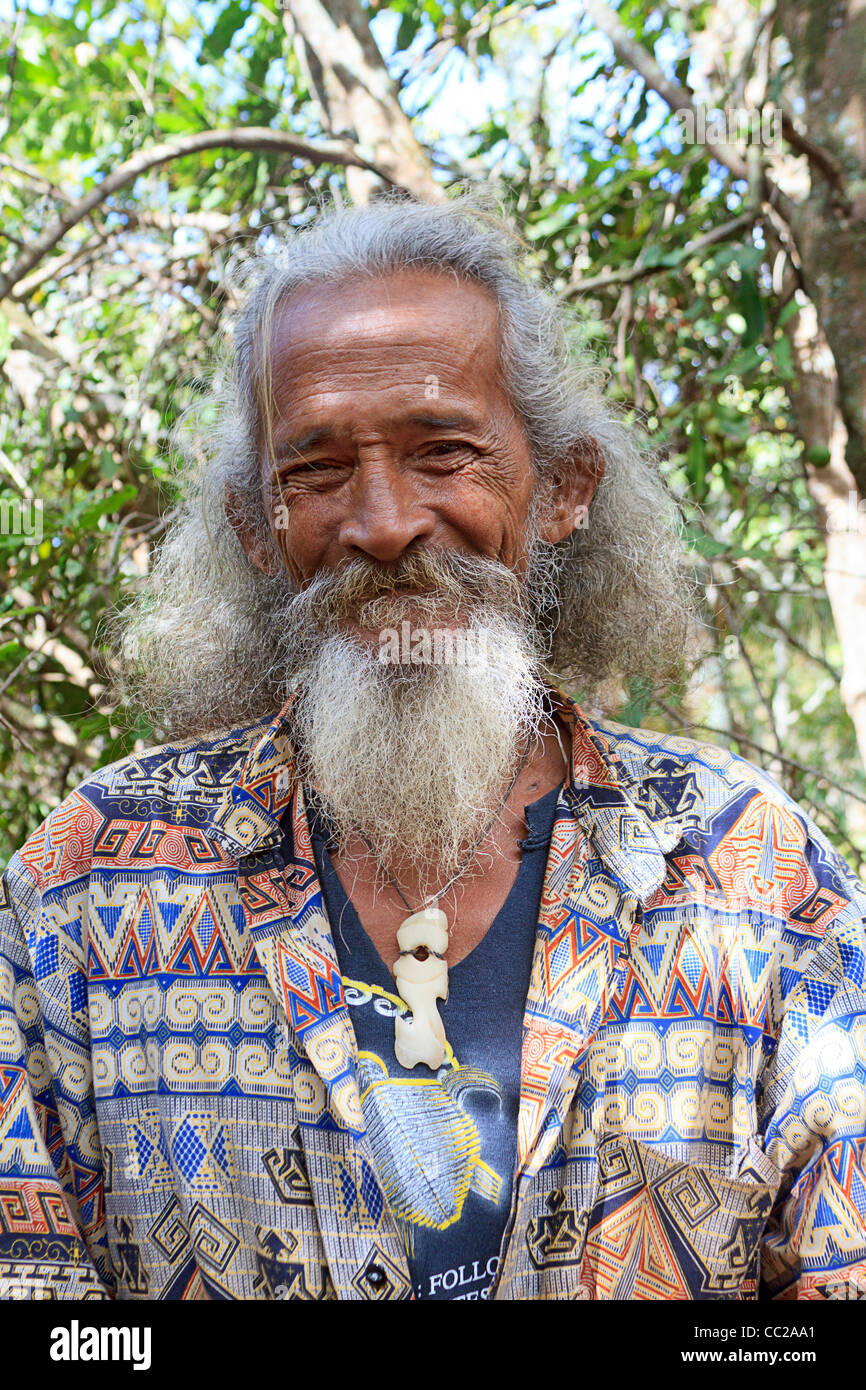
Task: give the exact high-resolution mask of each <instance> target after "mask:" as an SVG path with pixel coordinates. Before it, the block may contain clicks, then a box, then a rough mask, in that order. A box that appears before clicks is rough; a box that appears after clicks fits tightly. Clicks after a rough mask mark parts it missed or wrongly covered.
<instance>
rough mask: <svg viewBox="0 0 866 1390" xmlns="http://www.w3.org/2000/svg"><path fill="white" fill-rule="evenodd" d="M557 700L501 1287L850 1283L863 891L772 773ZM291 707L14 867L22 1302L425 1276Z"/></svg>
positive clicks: (4, 1273)
mask: <svg viewBox="0 0 866 1390" xmlns="http://www.w3.org/2000/svg"><path fill="white" fill-rule="evenodd" d="M555 699H556V704H557V707H558V709H559V712H560V714H561V717H562V719H563V720H564V721H565V722H566V724H567V725H568V727H569V728H570V731H571V738H572V743H571V765H570V768H569V772H568V776H567V777H566V780H565V782H564V785H563V788H562V791H561V795H560V798H559V801H558V804H557V810H556V818H555V821H554V826H553V835H552V839H551V846H550V853H549V856H548V862H547V868H546V872H545V880H544V888H543V892H542V899H541V907H540V912H539V921H538V926H537V931H536V936H535V947H534V954H533V960H532V973H531V978H530V983H529V991H528V994H527V998H526V1007H525V1013H524V1020H523V1057H522V1073H521V1094H520V1106H519V1116H518V1132H517V1180H516V1182H515V1185H514V1191H513V1194H512V1200H511V1207H510V1211H509V1215H508V1220H507V1223H506V1230H505V1238H504V1241H503V1248H502V1259H501V1260H500V1263H499V1267H498V1270H497V1273H496V1278H495V1281H494V1285H493V1288H492V1290H491V1294H490V1296H491V1297H493V1298H498V1299H548V1298H549V1299H560V1298H563V1299H564V1298H573V1299H740V1298H746V1299H749V1298H754V1297H756V1296H757V1294H758V1293H759V1292H760V1293H762V1294H769V1295H771V1296H775V1297H781V1298H800V1299H809V1298H826V1297H829V1298H842V1297H846V1296H847V1297H851V1296H856V1291H858V1290H859V1291H863V1290H866V1222H864V1213H866V1136H864V1131H866V994H864V960H866V939H864V913H866V890H864V888H863V886H862V885H861V884H860V883H859V882H858V880H857V879H856V878H855V876H854V875H853V874H852V873H851V872H850V870H849V869H848V867H847V866H846V865H845V863H844V862H843V860H842V859H841V858H840V857H839V855H838V854H837V853H836V852H835V851H834V849H833V848H832V846H831V845H830V844H829V843H828V841H827V840H826V838H825V837H824V836H823V835H822V833H821V831H820V830H819V829H818V828H817V827H816V826H815V825H814V824H813V823H812V822H811V821H810V820H809V818H808V817H807V816H806V815H805V814H804V813H803V812H802V811H801V810H800V809H799V808H798V807H797V805H796V804H795V803H794V802H792V801H791V800H790V798H789V797H787V796H786V795H785V794H784V793H783V792H782V791H781V790H780V789H779V787H778V786H776V784H775V783H774V782H773V781H772V780H771V779H770V778H768V777H767V776H766V775H765V774H763V773H762V772H760V771H759V770H757V769H756V768H754V767H752V766H751V765H750V764H748V763H746V762H744V761H742V760H741V759H739V758H736V757H734V756H732V755H731V754H729V753H727V752H725V751H722V750H720V749H718V748H714V747H710V746H706V745H702V744H697V743H693V742H691V741H689V740H686V739H682V738H678V737H672V736H669V735H663V734H657V733H654V732H651V731H648V730H639V729H629V728H624V727H622V726H620V725H618V724H615V723H609V722H608V723H600V722H596V721H591V720H589V719H587V718H586V717H585V716H584V715H583V714H582V713H581V711H580V710H579V709H578V708H576V707H575V706H573V705H572V704H570V702H568V701H566V700H565V699H564V698H563V697H560V696H556V697H555ZM288 709H289V705H288V704H287V705H286V706H285V707H284V709H283V710H281V711H280V713H279V714H278V715H277V717H276V718H275V719H274V720H273V722H272V723H270V724H268V722H267V721H265V720H262V721H260V722H259V723H257V724H254V725H252V726H251V727H249V728H246V729H234V730H231V731H230V732H228V733H226V734H223V735H220V736H218V737H215V738H213V739H211V740H210V741H201V740H198V741H196V740H188V741H185V742H181V743H172V744H170V745H166V746H163V747H160V748H154V749H148V750H146V751H144V752H141V753H137V754H134V755H132V756H130V757H127V758H124V759H122V760H121V761H120V762H117V763H115V764H113V765H112V766H110V767H107V768H102V769H100V770H99V771H98V772H96V773H95V774H94V775H93V776H91V777H90V778H88V779H87V780H86V781H85V782H84V783H83V784H82V785H81V786H80V787H78V788H77V789H76V790H75V791H73V792H72V793H71V794H70V795H69V796H67V797H66V798H65V799H64V801H63V802H61V804H60V805H59V806H58V807H57V808H56V810H54V811H53V812H52V813H51V814H50V815H49V816H48V817H47V818H46V820H45V821H44V822H43V824H42V825H41V826H40V827H39V828H38V829H37V830H36V831H34V833H33V834H32V835H30V836H29V838H28V839H27V841H26V842H25V844H24V845H23V846H22V848H21V850H20V851H19V852H18V853H16V854H15V855H14V856H13V858H12V860H11V862H10V864H9V866H8V869H7V871H6V873H5V875H4V876H3V878H2V880H0V882H2V889H0V1105H2V1109H0V1296H5V1297H61V1298H83V1297H94V1298H108V1297H117V1298H124V1299H127V1298H128V1299H158V1298H167V1299H179V1298H217V1299H237V1298H257V1299H274V1298H292V1299H326V1298H335V1297H337V1298H341V1299H373V1300H382V1299H400V1298H409V1297H412V1289H411V1282H410V1276H409V1270H408V1267H407V1264H406V1257H405V1251H404V1246H403V1242H402V1240H401V1236H400V1231H399V1229H398V1225H397V1222H396V1219H395V1217H394V1215H393V1213H392V1211H391V1208H390V1206H389V1202H388V1200H387V1196H386V1193H385V1191H384V1189H383V1185H382V1182H381V1180H380V1177H379V1175H378V1174H377V1170H376V1165H375V1161H374V1157H373V1152H372V1148H371V1145H370V1142H369V1136H368V1134H367V1132H366V1130H365V1125H364V1115H363V1110H362V1106H361V1102H360V1091H359V1080H360V1077H359V1062H358V1056H357V1044H356V1041H355V1037H354V1033H353V1029H352V1026H351V1022H350V1017H349V1011H348V1008H347V1005H346V1000H345V994H344V989H343V984H342V981H341V978H340V972H339V968H338V964H337V957H336V953H335V950H334V942H333V938H332V935H331V928H330V925H329V922H328V919H327V916H326V914H325V912H324V909H323V901H322V889H321V884H320V883H319V880H318V876H317V873H316V867H315V861H314V857H313V852H312V846H311V842H310V831H309V826H308V822H307V816H306V812H305V807H304V800H303V795H302V791H301V788H300V786H299V784H298V782H297V780H296V778H295V777H294V774H293V764H292V754H291V749H290V747H289V743H288V737H287V715H288ZM334 717H335V718H338V717H339V713H338V712H336V711H335V716H334ZM286 827H288V833H284V832H285V831H286Z"/></svg>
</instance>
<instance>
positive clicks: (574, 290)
mask: <svg viewBox="0 0 866 1390" xmlns="http://www.w3.org/2000/svg"><path fill="white" fill-rule="evenodd" d="M760 213H761V209H760V207H759V206H756V207H748V208H746V210H745V211H744V212H741V213H739V214H738V216H737V217H733V218H731V220H730V221H729V222H723V223H722V224H721V226H718V227H711V228H710V230H709V231H708V232H704V233H703V234H702V235H701V236H699V237H695V238H694V240H693V241H689V242H686V245H685V246H684V247H683V248H682V257H683V260H685V259H686V258H687V257H688V256H691V255H694V253H695V252H696V251H703V250H705V249H706V247H708V246H713V245H715V243H716V242H717V241H727V240H728V238H729V237H732V236H736V235H737V233H738V232H741V231H744V230H745V229H746V228H747V227H750V226H751V225H752V223H753V222H754V221H755V220H756V219H757V218H758V217H759V216H760ZM670 269H671V267H670V266H664V265H645V264H643V262H642V261H641V260H640V258H638V259H637V260H636V261H635V263H634V265H630V266H625V267H624V268H623V269H622V270H611V271H605V272H604V273H603V274H601V275H591V276H589V277H588V278H587V279H585V280H576V281H575V282H574V284H572V285H569V286H568V288H567V289H566V290H565V291H564V298H565V299H573V298H574V296H575V295H578V294H588V293H589V292H590V291H591V290H606V289H610V287H611V286H613V285H631V284H633V283H634V281H635V280H643V279H645V278H646V277H647V276H649V275H661V274H663V273H664V272H665V271H666V270H670Z"/></svg>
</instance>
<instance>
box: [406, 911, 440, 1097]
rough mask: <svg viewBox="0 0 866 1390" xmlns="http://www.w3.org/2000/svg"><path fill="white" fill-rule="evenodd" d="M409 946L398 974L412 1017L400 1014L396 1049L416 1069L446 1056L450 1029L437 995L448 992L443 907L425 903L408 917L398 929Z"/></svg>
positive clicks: (433, 1067) (431, 1065) (432, 1066)
mask: <svg viewBox="0 0 866 1390" xmlns="http://www.w3.org/2000/svg"><path fill="white" fill-rule="evenodd" d="M397 945H398V946H399V947H400V950H401V951H402V952H403V954H402V955H400V956H398V958H397V960H396V961H395V962H394V979H395V980H396V982H397V989H398V990H399V992H400V997H401V999H404V1000H405V1001H406V1003H407V1004H408V1005H409V1008H410V1009H411V1010H412V1017H411V1018H398V1019H395V1020H394V1055H395V1056H396V1058H397V1061H398V1062H399V1063H400V1066H401V1067H406V1069H407V1070H411V1069H412V1068H413V1067H417V1065H418V1063H419V1062H423V1063H424V1064H425V1066H428V1067H429V1068H430V1069H431V1071H435V1070H436V1069H437V1067H441V1065H442V1063H443V1062H444V1061H445V1047H446V1042H445V1029H444V1027H443V1025H442V1019H441V1018H440V1017H439V1010H438V1009H437V1007H436V1000H437V999H443V1000H445V999H447V998H448V963H447V961H445V960H443V959H442V957H443V956H444V955H445V952H446V951H447V950H448V919H447V917H446V916H445V913H444V912H443V911H442V910H441V908H438V907H425V908H423V909H422V911H421V912H413V913H412V916H411V917H407V918H406V920H405V922H403V923H402V925H401V926H400V928H399V930H398V932H397Z"/></svg>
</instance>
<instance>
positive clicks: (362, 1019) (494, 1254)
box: [310, 788, 559, 1299]
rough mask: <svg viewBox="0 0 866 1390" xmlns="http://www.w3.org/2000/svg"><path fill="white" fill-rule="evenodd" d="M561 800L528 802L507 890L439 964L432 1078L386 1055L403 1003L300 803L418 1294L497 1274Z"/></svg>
mask: <svg viewBox="0 0 866 1390" xmlns="http://www.w3.org/2000/svg"><path fill="white" fill-rule="evenodd" d="M558 795H559V788H555V789H554V790H553V791H551V792H549V793H548V794H547V795H546V796H543V797H541V798H540V799H539V800H538V801H536V802H534V803H533V804H532V805H531V806H527V807H526V818H527V825H528V826H529V834H528V835H527V837H526V839H525V840H524V841H523V842H522V846H521V848H522V855H521V860H520V867H519V869H518V873H517V877H516V879H515V881H514V884H513V886H512V889H511V892H510V893H509V895H508V897H507V899H506V900H505V902H504V904H503V905H502V907H501V909H500V911H499V912H498V914H497V916H496V918H495V920H494V922H493V924H492V926H491V927H490V930H489V931H488V932H487V935H486V936H485V937H484V938H483V940H482V941H481V942H480V943H479V944H478V946H476V947H475V949H474V950H473V951H472V952H470V954H469V955H468V956H466V957H465V959H464V960H462V961H460V962H459V964H458V965H456V966H454V967H453V968H452V969H451V970H449V980H448V1001H447V1003H442V1002H441V1001H440V1003H439V1010H440V1014H441V1017H442V1022H443V1024H444V1025H445V1035H446V1038H447V1040H448V1043H449V1044H450V1047H451V1049H452V1052H453V1058H451V1057H450V1056H449V1060H448V1061H447V1062H446V1063H445V1064H444V1065H443V1066H442V1067H440V1068H439V1070H438V1071H437V1072H432V1071H431V1070H430V1069H429V1068H428V1067H426V1066H425V1065H424V1064H423V1063H421V1064H419V1065H418V1066H417V1067H415V1068H414V1069H413V1070H411V1071H407V1070H406V1069H405V1068H403V1067H401V1066H400V1065H399V1063H398V1062H397V1060H396V1058H395V1056H394V1018H395V1016H396V1015H398V1014H400V1013H403V1012H404V1011H405V1010H406V1006H405V1004H404V1003H403V1001H402V1000H401V999H400V997H399V994H398V992H397V986H396V983H395V981H394V979H393V977H392V975H391V974H390V972H389V971H388V969H387V968H386V966H385V964H384V962H383V961H382V959H381V958H380V956H379V953H378V952H377V950H376V949H375V947H374V946H373V944H372V942H371V941H370V938H369V937H368V936H367V934H366V932H365V931H364V929H363V927H362V926H361V923H360V921H359V919H358V915H357V913H356V912H355V909H354V907H353V906H352V903H351V902H350V901H349V899H348V898H347V896H346V893H345V890H344V889H343V886H342V884H341V883H340V880H339V878H338V877H337V874H336V872H335V870H334V867H333V865H332V863H331V860H330V856H329V855H328V851H327V847H326V845H327V840H328V838H329V837H328V829H327V824H326V822H325V820H324V818H323V816H322V815H321V813H320V812H319V813H316V812H315V810H314V809H313V807H311V808H310V820H311V828H312V832H313V849H314V852H315V856H316V867H317V869H318V872H319V877H320V879H321V883H322V889H323V893H324V899H325V907H326V909H327V913H328V917H329V920H330V923H331V929H332V931H333V934H334V942H335V945H336V949H337V958H338V960H339V964H340V972H341V974H342V976H343V984H344V987H345V990H346V999H347V1002H348V1004H349V1009H350V1012H351V1018H352V1026H353V1028H354V1030H355V1037H356V1038H357V1042H358V1049H359V1066H360V1078H359V1080H360V1084H361V1104H362V1107H363V1111H364V1119H365V1122H366V1125H367V1130H368V1133H369V1136H370V1143H371V1146H372V1149H373V1154H374V1156H375V1159H376V1167H377V1170H378V1175H379V1179H380V1181H381V1182H382V1185H383V1187H384V1189H385V1191H386V1192H387V1194H388V1199H389V1202H390V1204H391V1209H392V1211H393V1213H394V1216H395V1218H396V1219H397V1221H398V1223H399V1225H400V1228H401V1231H402V1233H403V1238H404V1242H405V1245H406V1251H407V1257H408V1261H409V1269H410V1273H411V1275H412V1282H413V1286H414V1289H415V1295H416V1297H417V1298H425V1299H428V1298H430V1299H475V1298H484V1297H485V1296H486V1293H487V1290H488V1289H489V1287H490V1285H491V1283H492V1282H493V1278H494V1275H495V1273H496V1265H497V1261H498V1258H499V1248H500V1245H501V1243H502V1236H503V1232H504V1230H505V1224H506V1221H507V1219H508V1213H509V1210H510V1206H511V1195H512V1188H513V1182H514V1170H515V1166H516V1157H517V1113H518V1107H519V1102H520V1056H521V1043H522V1024H523V1011H524V1007H525V1003H526V993H527V990H528V988H529V975H530V970H531V966H532V953H533V948H534V945H535V930H536V925H537V922H538V912H539V904H540V901H541V890H542V886H543V883H544V871H545V867H546V865H547V857H548V850H549V846H550V837H551V832H552V829H553V822H554V820H555V818H556V803H557V798H558ZM407 915H408V914H407ZM459 929H460V927H459V919H458V922H457V924H456V926H455V928H454V930H455V931H459ZM394 955H395V959H396V955H397V946H396V942H395V946H394Z"/></svg>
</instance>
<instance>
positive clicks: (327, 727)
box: [293, 607, 545, 893]
mask: <svg viewBox="0 0 866 1390" xmlns="http://www.w3.org/2000/svg"><path fill="white" fill-rule="evenodd" d="M401 611H402V610H401ZM469 636H470V638H471V651H472V653H473V660H472V661H471V662H470V663H468V664H457V663H451V664H441V665H436V664H420V665H411V666H406V665H391V664H387V663H383V662H382V661H381V660H380V659H379V652H378V651H377V650H376V649H375V648H369V647H365V646H363V645H362V644H361V643H360V642H358V641H356V640H353V639H352V638H351V637H348V636H346V635H344V634H342V633H333V632H332V633H331V634H329V635H323V636H321V638H320V641H319V642H318V643H317V650H316V651H315V652H314V653H311V654H310V660H309V663H308V665H307V668H306V670H305V672H304V677H303V681H302V685H301V691H300V694H299V699H298V703H297V707H296V713H295V719H294V729H293V733H294V741H295V743H296V746H297V750H298V757H299V770H300V772H301V775H302V777H303V779H304V781H306V782H307V783H308V784H310V785H312V786H313V787H314V788H315V790H316V792H317V793H318V794H319V796H320V797H321V798H322V799H323V800H324V802H325V803H326V806H327V809H328V812H329V815H330V817H331V820H332V823H333V826H334V830H335V834H336V839H337V843H338V844H344V843H345V842H346V841H347V840H348V839H349V838H350V836H351V835H352V834H353V833H357V832H358V831H360V832H362V833H363V834H364V835H366V836H367V838H368V839H369V841H370V842H371V844H372V845H373V846H374V848H375V850H376V853H377V855H378V857H379V859H380V860H381V861H382V862H383V863H384V864H385V865H387V866H388V867H389V868H390V869H391V870H392V872H397V870H398V866H399V868H401V869H402V871H403V873H404V874H405V873H407V872H411V873H412V875H413V876H415V875H417V877H418V881H419V889H420V891H421V892H422V893H430V892H433V891H435V890H436V889H437V888H441V886H442V883H443V882H444V881H445V880H446V879H447V878H449V877H450V876H451V875H452V874H453V873H455V872H456V871H457V870H458V869H459V868H460V866H461V864H462V863H463V861H464V860H465V857H466V854H467V852H468V851H469V850H471V846H472V844H473V842H474V841H475V840H476V839H477V838H478V835H479V834H480V833H481V831H482V830H483V828H484V825H485V823H486V821H488V820H489V819H490V817H491V816H492V815H493V814H494V813H495V811H496V809H497V807H498V806H499V804H500V802H501V800H502V797H503V795H504V794H505V792H506V790H507V788H508V783H509V781H510V780H511V777H512V776H513V774H514V772H515V770H516V767H517V764H518V761H519V758H520V756H521V753H522V751H523V749H524V747H525V746H526V742H527V739H529V738H532V737H533V736H534V735H535V734H537V733H538V732H539V729H540V726H541V724H542V722H543V721H544V720H545V715H544V712H543V706H542V701H541V694H542V690H543V684H542V681H541V679H540V677H539V674H538V660H537V656H536V653H535V650H534V648H533V644H532V641H531V638H530V636H529V635H528V634H526V633H524V631H522V630H521V625H519V624H518V623H517V622H516V621H515V620H514V619H513V618H512V619H511V620H509V619H507V618H504V617H502V616H500V615H499V614H497V613H495V612H491V610H490V608H489V607H481V608H480V609H478V610H476V612H475V614H474V615H473V619H472V622H471V624H470V628H469Z"/></svg>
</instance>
